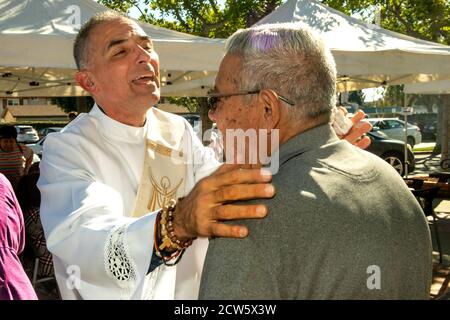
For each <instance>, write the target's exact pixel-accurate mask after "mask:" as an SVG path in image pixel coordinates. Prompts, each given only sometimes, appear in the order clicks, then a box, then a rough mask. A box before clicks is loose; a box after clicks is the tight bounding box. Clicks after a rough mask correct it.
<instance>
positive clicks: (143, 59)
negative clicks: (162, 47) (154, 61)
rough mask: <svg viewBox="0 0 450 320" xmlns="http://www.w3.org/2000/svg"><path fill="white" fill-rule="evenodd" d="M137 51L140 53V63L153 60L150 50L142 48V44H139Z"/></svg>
mask: <svg viewBox="0 0 450 320" xmlns="http://www.w3.org/2000/svg"><path fill="white" fill-rule="evenodd" d="M136 52H137V55H138V63H142V62H143V63H148V62H149V61H150V60H151V55H150V52H148V51H147V50H145V49H144V48H142V47H141V46H140V45H138V46H137V48H136Z"/></svg>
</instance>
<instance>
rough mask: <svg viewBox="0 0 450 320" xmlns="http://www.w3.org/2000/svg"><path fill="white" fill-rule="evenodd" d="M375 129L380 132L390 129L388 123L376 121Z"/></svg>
mask: <svg viewBox="0 0 450 320" xmlns="http://www.w3.org/2000/svg"><path fill="white" fill-rule="evenodd" d="M377 127H378V128H380V129H381V130H386V129H390V126H389V123H388V122H387V121H378V123H377Z"/></svg>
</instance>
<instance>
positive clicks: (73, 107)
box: [51, 96, 94, 113]
mask: <svg viewBox="0 0 450 320" xmlns="http://www.w3.org/2000/svg"><path fill="white" fill-rule="evenodd" d="M82 98H83V97H79V98H77V97H57V98H52V99H51V101H52V104H56V105H57V106H58V107H60V108H61V109H62V110H63V111H64V112H66V113H69V112H70V111H77V112H86V111H87V110H78V109H79V107H78V106H79V104H78V103H77V101H79V99H82ZM85 98H86V100H87V101H86V102H87V106H88V107H89V108H90V107H91V106H93V105H94V99H92V97H89V96H88V97H85Z"/></svg>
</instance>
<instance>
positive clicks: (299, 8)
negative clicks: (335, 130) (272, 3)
mask: <svg viewBox="0 0 450 320" xmlns="http://www.w3.org/2000/svg"><path fill="white" fill-rule="evenodd" d="M277 22H302V23H304V24H306V25H308V26H309V27H311V28H312V29H313V30H315V31H316V32H318V33H319V34H321V36H322V37H323V38H324V41H325V43H326V44H327V45H328V47H329V48H330V49H331V51H332V52H333V55H334V57H335V60H336V65H337V70H338V75H339V84H338V89H339V91H351V90H356V89H363V88H369V87H378V86H381V85H395V84H405V83H420V82H428V81H435V80H441V79H450V47H449V46H444V45H440V44H436V43H433V42H428V41H423V40H419V39H415V38H412V37H408V36H405V35H403V34H400V33H396V32H392V31H389V30H386V29H382V28H380V27H378V26H376V25H372V24H367V23H364V22H362V21H360V20H358V19H355V18H352V17H349V16H347V15H345V14H343V13H342V12H339V11H337V10H334V9H331V8H329V7H327V6H325V5H323V4H321V3H319V2H317V1H315V0H288V1H287V2H286V3H284V4H283V5H282V6H280V7H279V8H278V9H277V10H275V11H274V12H272V13H271V14H269V15H267V16H266V17H264V18H263V19H262V20H260V21H258V23H257V24H256V25H261V24H266V23H277Z"/></svg>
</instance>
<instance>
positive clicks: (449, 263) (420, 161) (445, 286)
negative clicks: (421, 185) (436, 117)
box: [408, 142, 450, 300]
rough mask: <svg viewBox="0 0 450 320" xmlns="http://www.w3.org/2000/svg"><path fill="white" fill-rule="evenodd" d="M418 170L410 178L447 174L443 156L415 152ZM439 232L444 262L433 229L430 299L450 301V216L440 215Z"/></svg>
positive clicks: (422, 146) (430, 145) (430, 144)
mask: <svg viewBox="0 0 450 320" xmlns="http://www.w3.org/2000/svg"><path fill="white" fill-rule="evenodd" d="M434 145H435V143H434V142H425V143H421V144H419V145H416V146H415V148H414V149H415V150H417V149H419V150H423V149H429V150H432V148H433V147H434ZM414 155H415V159H416V168H415V170H414V172H412V173H410V174H408V177H409V178H413V177H418V176H427V175H428V174H429V173H431V172H445V170H443V169H442V168H441V167H440V161H441V155H440V153H433V152H414ZM442 200H443V199H435V201H434V203H433V206H434V207H436V206H437V205H438V204H439V202H440V201H442ZM447 200H450V199H447ZM440 217H441V218H442V219H443V220H439V223H438V230H439V235H440V240H441V247H442V253H443V262H442V263H439V252H438V249H437V244H436V236H435V234H434V228H433V227H431V228H430V231H431V239H432V243H433V284H432V286H431V292H430V297H431V298H432V299H436V298H438V299H446V300H450V215H440Z"/></svg>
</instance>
